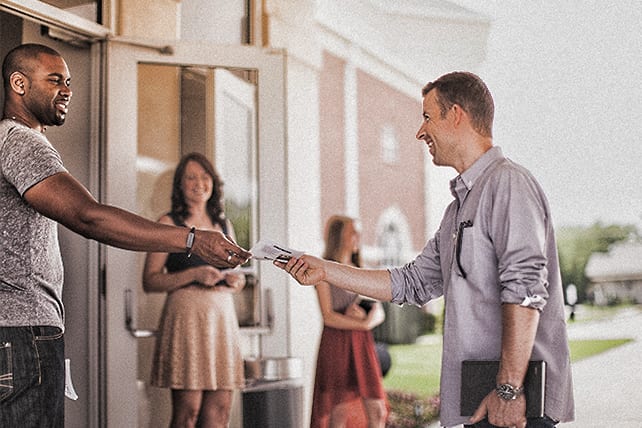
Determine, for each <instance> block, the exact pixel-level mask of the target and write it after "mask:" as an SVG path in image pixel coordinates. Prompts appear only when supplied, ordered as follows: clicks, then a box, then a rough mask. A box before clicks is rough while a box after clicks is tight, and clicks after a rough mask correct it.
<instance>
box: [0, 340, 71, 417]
mask: <svg viewBox="0 0 642 428" xmlns="http://www.w3.org/2000/svg"><path fill="white" fill-rule="evenodd" d="M64 424H65V345H64V340H63V334H62V331H61V330H60V329H59V328H57V327H0V427H20V428H36V427H37V428H43V427H47V428H62V427H64Z"/></svg>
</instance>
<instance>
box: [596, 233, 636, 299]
mask: <svg viewBox="0 0 642 428" xmlns="http://www.w3.org/2000/svg"><path fill="white" fill-rule="evenodd" d="M585 272H586V276H587V278H588V279H589V281H590V287H589V290H588V292H589V294H590V295H592V296H593V300H594V301H595V304H597V305H607V304H609V303H613V302H615V301H619V302H633V303H642V242H626V243H621V244H616V245H614V246H613V247H612V248H611V249H610V250H609V252H608V253H593V255H591V258H590V259H589V261H588V263H587V265H586V271H585Z"/></svg>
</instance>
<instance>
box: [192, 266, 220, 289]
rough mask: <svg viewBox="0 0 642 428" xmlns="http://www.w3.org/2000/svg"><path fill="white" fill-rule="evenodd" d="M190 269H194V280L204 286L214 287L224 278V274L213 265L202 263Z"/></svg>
mask: <svg viewBox="0 0 642 428" xmlns="http://www.w3.org/2000/svg"><path fill="white" fill-rule="evenodd" d="M192 269H193V270H194V281H195V282H197V283H199V284H201V285H202V286H204V287H214V286H215V285H216V284H217V283H219V282H220V281H222V280H224V279H225V274H223V273H222V272H221V271H220V270H218V269H216V268H215V267H213V266H209V265H203V266H198V267H195V268H192Z"/></svg>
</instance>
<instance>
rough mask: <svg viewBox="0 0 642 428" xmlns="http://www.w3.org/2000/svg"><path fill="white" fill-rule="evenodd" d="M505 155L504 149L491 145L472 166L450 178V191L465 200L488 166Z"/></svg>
mask: <svg viewBox="0 0 642 428" xmlns="http://www.w3.org/2000/svg"><path fill="white" fill-rule="evenodd" d="M503 157H504V155H503V153H502V149H501V148H500V147H499V146H493V147H491V148H490V150H488V151H486V153H484V154H483V155H482V156H481V157H480V158H479V159H477V160H476V161H475V163H474V164H472V165H471V166H470V168H468V169H467V170H466V171H464V172H462V173H461V174H459V175H458V176H457V177H455V178H453V179H452V180H450V192H451V193H452V194H453V196H454V197H455V198H457V199H458V200H460V201H463V200H464V198H465V197H466V195H467V194H468V192H469V191H470V189H472V188H473V185H474V184H475V181H477V179H478V178H479V177H480V176H481V175H482V174H483V173H484V171H486V168H488V167H489V166H490V164H491V163H493V162H494V161H495V160H497V159H500V158H503Z"/></svg>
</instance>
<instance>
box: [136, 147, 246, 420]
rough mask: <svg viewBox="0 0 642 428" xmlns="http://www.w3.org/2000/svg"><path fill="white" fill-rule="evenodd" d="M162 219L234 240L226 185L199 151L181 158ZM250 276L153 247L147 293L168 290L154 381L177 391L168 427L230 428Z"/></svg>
mask: <svg viewBox="0 0 642 428" xmlns="http://www.w3.org/2000/svg"><path fill="white" fill-rule="evenodd" d="M159 222H161V223H166V224H175V225H180V226H185V227H190V228H191V227H195V228H197V229H210V230H220V231H222V232H223V233H225V234H227V235H230V236H231V237H232V238H234V231H233V230H232V225H231V223H230V222H229V221H228V220H226V219H225V216H224V213H223V208H222V183H221V180H220V179H219V177H218V174H217V173H216V171H215V170H214V167H213V166H212V164H211V163H210V162H209V160H207V158H206V157H205V156H203V155H201V154H198V153H191V154H189V155H186V156H185V157H183V159H181V162H180V163H179V164H178V166H177V168H176V173H175V175H174V183H173V188H172V209H171V212H170V213H168V214H166V215H164V216H163V217H161V218H160V220H159ZM244 286H245V276H244V275H243V274H240V273H235V272H234V271H228V272H225V271H221V270H219V269H216V268H214V267H212V266H210V265H207V264H206V263H205V262H204V261H203V260H201V259H200V258H199V257H198V256H196V255H191V254H188V253H174V254H167V253H149V254H148V255H147V258H146V260H145V269H144V273H143V287H144V289H145V291H146V292H164V293H167V299H166V301H165V306H164V308H163V313H162V315H161V319H160V325H159V329H158V332H159V334H158V337H157V338H156V350H155V353H154V361H153V366H152V375H151V384H152V385H153V386H157V387H161V388H170V389H171V391H172V421H171V425H170V427H172V428H178V427H181V428H184V427H195V426H196V425H197V424H198V426H199V427H208V428H213V427H227V426H228V423H229V418H230V409H231V406H232V392H233V390H234V389H237V388H241V387H242V386H243V382H244V378H243V361H242V357H241V352H240V346H239V329H238V320H237V318H236V312H235V310H234V302H233V300H232V297H233V293H235V292H238V291H240V290H241V289H242V288H243V287H244Z"/></svg>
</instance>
